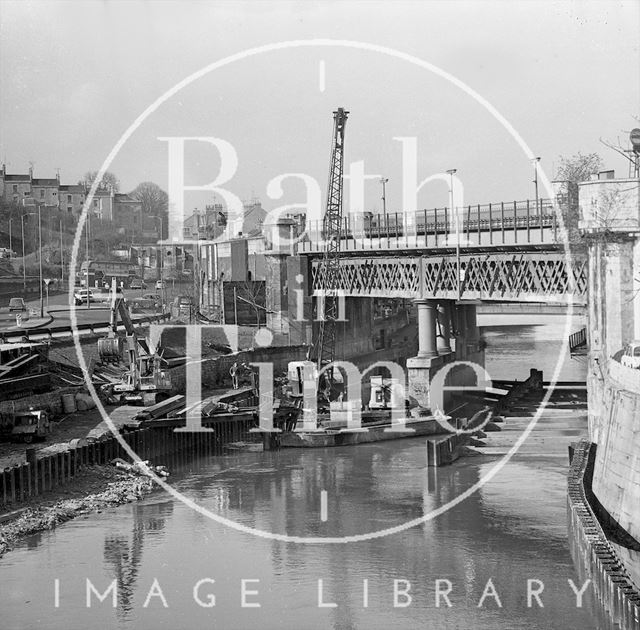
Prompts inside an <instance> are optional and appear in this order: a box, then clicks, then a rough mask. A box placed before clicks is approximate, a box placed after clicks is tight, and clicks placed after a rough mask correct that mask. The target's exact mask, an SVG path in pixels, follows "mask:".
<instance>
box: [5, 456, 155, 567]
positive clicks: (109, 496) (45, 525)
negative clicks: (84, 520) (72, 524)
mask: <svg viewBox="0 0 640 630" xmlns="http://www.w3.org/2000/svg"><path fill="white" fill-rule="evenodd" d="M153 485H154V484H153V480H152V479H151V478H150V477H148V476H146V475H145V474H139V473H137V472H135V471H131V470H122V469H120V468H117V467H114V466H92V467H90V468H88V469H87V471H86V472H85V473H83V475H82V476H81V477H78V478H77V479H75V480H74V481H73V482H71V483H70V484H68V485H67V486H65V487H63V488H60V490H59V491H58V492H55V493H51V494H49V495H42V496H39V497H35V498H34V500H33V503H34V504H33V506H29V507H27V508H26V509H25V510H24V511H23V512H21V513H20V515H19V516H18V517H17V518H15V519H14V520H10V521H8V522H6V523H2V524H0V558H1V557H2V556H3V555H4V554H5V553H6V552H7V551H10V550H11V549H12V547H13V546H14V545H15V543H16V542H18V541H19V540H20V539H22V538H24V537H25V536H29V535H30V534H34V533H36V532H40V531H46V530H50V529H54V528H55V527H56V526H57V525H59V524H60V523H64V522H66V521H68V520H71V519H72V518H76V517H78V516H81V515H86V514H91V513H92V512H100V511H101V510H102V509H105V508H108V507H113V506H116V505H121V504H124V503H131V502H132V501H136V500H137V499H140V498H141V497H143V496H144V495H145V494H148V493H149V492H151V490H152V489H153ZM72 493H74V494H76V493H77V494H79V495H80V496H78V497H75V498H63V497H64V496H65V495H69V494H72Z"/></svg>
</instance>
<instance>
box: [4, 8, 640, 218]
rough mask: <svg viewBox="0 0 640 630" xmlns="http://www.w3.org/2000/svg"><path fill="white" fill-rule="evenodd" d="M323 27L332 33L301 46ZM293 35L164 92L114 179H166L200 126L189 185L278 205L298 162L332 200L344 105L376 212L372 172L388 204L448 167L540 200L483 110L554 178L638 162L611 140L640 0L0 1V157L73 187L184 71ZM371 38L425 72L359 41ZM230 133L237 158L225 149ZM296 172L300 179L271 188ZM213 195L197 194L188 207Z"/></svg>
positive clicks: (618, 130) (422, 202) (468, 186)
mask: <svg viewBox="0 0 640 630" xmlns="http://www.w3.org/2000/svg"><path fill="white" fill-rule="evenodd" d="M319 39H322V40H328V39H330V40H335V42H336V43H331V44H330V45H325V46H319V45H311V44H310V41H311V40H319ZM299 40H307V41H306V42H303V43H302V44H301V45H299V46H297V47H288V48H282V49H280V50H272V51H268V52H263V53H260V54H257V53H256V54H252V55H250V56H248V57H245V58H243V59H238V60H236V61H233V62H231V63H228V64H227V65H224V66H223V67H220V68H217V69H213V70H211V71H210V72H208V73H206V74H204V75H203V76H202V77H200V78H198V79H197V80H194V81H193V82H191V83H190V84H189V85H187V86H186V87H184V88H183V89H181V90H179V91H177V92H176V93H175V94H174V95H172V96H171V97H170V98H168V99H167V100H165V101H164V102H163V103H161V104H160V105H158V107H156V108H155V109H154V111H153V112H152V113H151V114H150V115H149V116H148V117H147V118H146V119H145V120H144V121H142V122H141V123H140V124H139V126H137V128H136V129H135V131H133V132H132V133H131V135H130V137H129V138H128V139H127V140H126V142H124V144H123V146H122V147H121V149H120V150H119V151H118V152H117V154H116V155H115V157H114V159H113V162H112V164H111V165H110V166H109V170H110V171H112V172H114V173H115V174H116V175H117V176H118V178H119V179H120V181H121V189H122V190H123V191H125V192H126V191H130V190H132V189H133V188H134V187H135V186H136V185H137V184H138V183H140V182H142V181H154V182H156V183H157V184H159V185H160V186H162V187H163V188H164V189H165V190H167V189H168V187H169V170H170V169H169V143H168V142H167V141H166V140H164V141H163V140H160V138H168V137H191V138H205V137H207V138H217V139H218V140H216V141H215V142H217V145H214V144H212V142H211V141H207V142H205V141H197V140H190V141H187V142H186V143H185V152H184V168H183V169H181V171H182V170H183V172H184V178H185V183H186V184H187V185H192V186H200V185H203V184H206V183H210V182H212V181H214V180H215V179H216V178H218V179H219V180H220V185H221V188H222V189H223V190H225V191H228V192H230V193H232V194H233V195H235V196H236V197H237V198H239V199H242V200H247V199H251V198H258V199H260V200H261V201H262V203H263V205H264V206H265V207H266V208H268V209H272V208H275V207H279V206H282V205H286V204H292V205H293V204H296V203H301V202H303V201H304V200H305V199H306V198H307V195H308V190H311V188H309V186H310V184H305V183H304V181H303V178H302V177H301V175H305V176H308V177H311V178H313V181H315V182H317V186H318V188H319V190H320V191H321V195H322V198H323V199H324V196H325V194H326V182H327V174H328V169H329V156H330V147H331V137H332V112H333V111H334V110H335V109H336V108H337V107H344V108H346V109H347V110H348V111H349V118H348V121H347V127H346V138H345V164H346V167H345V170H346V171H347V173H348V172H349V168H350V165H351V164H353V163H356V165H357V163H358V162H361V161H363V162H364V165H363V168H364V172H365V173H366V174H367V175H370V176H372V178H371V179H368V180H366V181H365V183H364V186H363V191H364V192H363V195H364V198H363V199H361V198H360V196H359V195H358V194H356V193H357V191H356V187H355V186H351V183H350V182H351V181H353V180H347V182H346V195H347V199H348V205H350V207H351V208H352V209H359V208H354V207H353V206H355V205H363V206H364V208H363V209H365V210H367V209H368V210H374V211H379V210H380V209H381V203H382V202H381V185H380V182H379V181H378V180H379V178H380V177H385V178H388V180H389V181H388V183H387V184H386V203H387V208H388V210H389V211H390V212H393V211H400V210H401V209H402V207H403V206H406V205H407V204H408V203H410V201H411V200H408V199H407V197H408V196H409V195H410V194H414V196H415V200H416V203H417V207H419V208H423V207H427V208H430V207H434V206H438V205H444V203H446V195H447V191H446V187H445V186H444V185H443V184H442V183H441V182H440V183H438V182H437V181H436V182H435V183H431V184H428V185H425V186H423V187H422V188H421V189H420V190H419V191H418V192H415V188H416V186H414V187H413V193H411V186H410V184H411V181H410V179H407V178H411V177H412V175H411V173H412V172H414V175H413V177H414V178H415V181H416V183H419V182H421V181H422V180H423V179H425V178H427V177H430V176H433V175H437V174H438V173H443V172H445V171H446V170H447V169H453V168H455V169H456V170H457V177H458V178H459V180H460V182H461V183H462V184H463V186H464V199H465V203H488V202H497V201H508V200H515V199H518V200H520V199H526V198H532V197H533V195H534V193H533V183H532V180H533V168H532V164H531V161H530V159H529V157H527V155H526V152H525V151H524V150H523V148H522V146H520V145H519V144H518V142H517V141H516V140H515V139H514V138H513V137H512V135H510V134H509V133H508V132H507V130H506V129H505V126H504V125H503V124H501V123H500V122H498V120H496V118H495V117H494V116H493V115H492V114H491V113H490V112H489V111H488V109H487V106H489V107H493V108H495V110H496V111H497V112H499V114H500V115H501V116H502V117H503V118H504V120H505V121H506V122H507V123H508V124H510V125H511V126H512V127H513V129H514V130H515V131H516V132H517V133H518V134H519V135H520V136H521V138H522V139H523V141H524V142H525V143H526V144H527V145H528V146H529V147H530V150H531V152H532V153H531V155H533V156H540V157H541V162H540V164H541V166H542V167H543V169H544V172H545V174H546V175H547V176H548V177H549V178H552V177H553V175H554V172H555V168H556V166H557V164H558V159H559V156H561V155H563V156H570V155H573V154H575V153H577V152H578V151H580V152H582V153H591V152H597V153H599V154H600V155H601V156H602V158H603V160H604V162H605V165H606V166H607V167H608V168H614V169H616V172H617V174H618V175H626V173H627V164H626V162H625V160H624V158H622V157H621V156H619V155H618V154H616V153H615V152H614V151H612V150H611V149H609V148H607V147H606V146H604V145H603V144H602V143H601V142H600V139H604V140H607V141H609V142H613V143H618V142H620V144H621V145H622V146H624V147H626V146H627V138H628V132H629V131H630V130H631V129H632V128H634V127H640V120H639V118H638V117H640V73H639V71H638V68H640V51H639V46H640V3H639V2H616V1H610V2H605V1H604V0H602V1H597V2H588V1H587V2H585V1H576V2H573V1H569V0H562V1H547V2H544V1H530V2H512V1H504V2H501V1H484V2H483V1H476V2H462V1H460V2H455V1H454V2H428V1H426V2H402V1H398V2H390V1H387V2H365V1H360V2H330V1H317V2H311V1H304V2H303V1H298V2H266V1H262V2H261V1H254V2H190V1H182V2H154V1H135V0H132V1H127V2H125V1H114V0H104V1H95V0H76V1H71V2H62V1H56V2H53V1H49V2H29V1H25V0H22V1H20V2H12V1H8V0H0V159H2V160H3V161H4V162H5V163H6V165H7V171H8V172H9V173H24V172H27V170H28V167H29V163H30V162H32V163H33V164H34V174H35V176H36V177H54V176H55V173H56V169H59V170H60V177H61V180H62V182H63V183H75V182H76V181H77V180H78V179H79V178H80V177H81V176H82V174H83V173H84V172H86V171H88V170H97V169H98V168H100V167H101V166H102V164H103V162H104V161H105V159H106V158H107V156H108V155H109V154H110V152H112V150H113V149H114V147H115V146H116V144H117V143H118V142H119V141H120V140H121V138H122V135H123V133H124V132H125V131H126V130H127V129H129V128H130V126H131V125H132V124H133V123H134V121H136V119H137V118H138V117H139V116H140V115H141V114H142V113H143V112H144V111H145V110H146V109H147V108H148V107H149V106H150V105H152V104H153V103H154V102H155V101H156V100H157V99H158V98H160V97H162V96H163V95H164V94H165V93H166V92H167V91H168V90H171V89H172V88H174V87H175V86H176V85H177V84H178V83H179V82H181V81H183V80H184V79H185V78H187V77H189V76H190V75H192V74H193V73H195V72H196V71H199V70H201V69H203V68H205V67H207V66H209V65H211V64H214V63H215V62H219V61H220V60H223V59H225V58H227V57H229V56H231V55H236V54H237V53H241V52H242V51H246V50H249V49H253V48H256V47H260V46H264V45H268V44H278V43H282V42H287V41H299ZM344 40H348V41H350V42H356V44H353V45H350V46H348V45H346V44H344V43H342V44H340V43H338V42H341V41H342V42H344ZM362 43H364V44H367V45H373V46H377V47H378V48H388V49H392V50H393V51H397V53H400V54H404V55H405V56H411V57H412V58H416V59H419V60H422V61H423V62H425V63H426V64H427V65H428V66H429V67H427V68H425V67H420V66H419V65H416V64H415V63H411V62H410V61H408V60H407V59H406V58H400V57H398V56H395V57H394V56H392V55H390V54H385V53H383V52H382V51H381V50H379V49H378V50H371V49H366V50H365V49H360V48H356V47H354V46H357V45H361V44H362ZM470 92H475V93H477V94H478V95H479V97H481V99H480V100H484V102H485V104H486V105H487V106H485V105H483V104H482V103H480V102H479V101H478V100H477V99H475V98H473V97H472V96H471V95H470ZM399 138H405V140H400V139H399ZM412 139H413V140H412ZM221 141H224V143H222V142H221ZM412 142H413V143H414V144H415V147H416V159H415V166H414V164H413V162H412V161H411V159H410V152H409V149H410V148H411V146H413V145H412ZM223 144H224V145H225V146H227V144H228V145H230V146H231V147H232V153H229V152H227V153H225V154H222V153H220V151H219V149H218V147H220V146H222V145H223ZM403 150H404V151H405V152H406V153H405V155H404V156H403ZM233 155H235V156H236V158H237V167H235V164H234V159H233ZM234 167H235V168H234ZM356 168H357V166H356ZM224 171H226V172H227V175H228V181H226V182H224V179H227V176H225V177H221V175H223V172H224ZM171 172H172V174H173V175H172V176H173V177H174V178H175V169H173V170H172V171H171ZM407 173H409V174H407ZM286 174H298V175H296V176H293V177H287V178H281V179H282V184H281V186H278V184H277V178H278V177H279V176H284V175H286ZM174 181H175V179H174ZM270 182H271V184H270ZM280 188H281V190H279V189H280ZM351 188H353V190H351ZM352 195H353V196H352ZM541 196H546V195H545V194H544V193H541ZM213 197H214V193H213V192H211V191H207V192H201V191H194V192H187V193H186V194H185V197H184V199H185V205H186V206H188V207H191V206H193V207H198V206H200V207H202V206H203V205H204V204H205V203H210V202H211V201H213ZM215 197H216V199H217V200H220V198H221V197H224V194H223V193H218V194H217V195H215Z"/></svg>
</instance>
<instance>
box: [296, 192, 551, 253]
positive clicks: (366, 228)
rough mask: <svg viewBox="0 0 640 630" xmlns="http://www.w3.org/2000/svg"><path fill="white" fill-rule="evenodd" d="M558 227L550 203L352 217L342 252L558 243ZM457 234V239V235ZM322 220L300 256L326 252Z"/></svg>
mask: <svg viewBox="0 0 640 630" xmlns="http://www.w3.org/2000/svg"><path fill="white" fill-rule="evenodd" d="M558 228H559V223H558V220H557V215H556V213H555V211H554V207H553V203H552V202H551V201H550V200H548V199H541V200H538V202H537V203H536V201H535V200H525V201H514V202H509V203H505V202H500V203H495V204H494V203H490V204H484V205H482V204H477V205H473V206H471V205H469V206H465V207H463V208H460V210H459V211H458V212H453V213H452V212H451V209H450V208H446V207H445V208H432V209H430V210H419V211H418V212H416V213H412V214H406V213H386V214H377V215H372V214H367V213H364V214H349V215H347V216H345V217H344V218H343V220H342V225H341V240H342V245H341V249H343V250H359V249H380V248H382V249H403V248H412V247H443V248H446V247H451V246H455V245H456V243H457V242H458V241H459V243H460V245H463V246H485V245H489V246H490V245H496V246H497V245H518V244H523V245H524V244H544V243H556V242H557V241H558ZM458 235H459V236H458ZM324 238H325V233H324V230H323V225H322V221H307V224H306V235H305V237H304V239H303V240H302V242H301V243H300V245H299V251H301V252H313V251H318V250H321V249H323V248H324V244H325V241H324Z"/></svg>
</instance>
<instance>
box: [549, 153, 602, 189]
mask: <svg viewBox="0 0 640 630" xmlns="http://www.w3.org/2000/svg"><path fill="white" fill-rule="evenodd" d="M601 169H602V158H601V157H600V156H599V155H598V154H597V153H589V154H588V155H582V153H580V152H578V153H576V154H575V155H572V156H571V157H570V158H567V157H564V156H562V155H561V156H560V163H559V164H558V168H557V170H556V175H555V179H556V180H559V181H565V182H571V183H572V184H577V183H578V182H584V181H586V180H588V179H589V178H590V177H591V175H593V174H597V173H598V171H600V170H601Z"/></svg>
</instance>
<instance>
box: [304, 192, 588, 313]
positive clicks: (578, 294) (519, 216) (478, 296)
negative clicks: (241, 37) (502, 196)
mask: <svg viewBox="0 0 640 630" xmlns="http://www.w3.org/2000/svg"><path fill="white" fill-rule="evenodd" d="M536 206H537V207H536ZM307 234H308V238H307V239H306V240H305V241H303V242H301V243H300V244H299V246H298V253H299V254H302V255H304V256H307V257H308V258H309V259H310V266H311V289H312V291H313V293H315V294H318V293H319V292H320V291H322V290H323V289H326V288H327V287H331V286H332V285H333V288H334V289H336V290H338V291H340V292H341V293H342V294H343V295H345V296H352V297H389V298H412V299H430V300H432V299H435V300H494V301H496V300H497V301H517V302H545V303H549V302H554V303H559V304H569V303H571V304H576V305H583V304H585V303H586V292H587V260H586V258H585V257H573V258H572V261H571V263H570V262H569V259H568V257H567V255H566V251H565V245H564V242H563V240H562V230H561V228H560V223H559V221H558V216H557V212H556V211H555V210H554V206H553V203H552V202H551V201H549V200H539V201H538V203H537V204H536V202H535V201H534V200H533V201H532V200H527V201H522V202H512V203H498V204H488V205H484V206H483V205H475V206H467V207H465V208H463V209H462V211H461V212H460V213H459V215H458V216H457V217H455V216H453V217H452V216H451V212H450V211H449V210H448V209H446V208H442V209H433V210H423V211H419V212H418V213H416V214H414V215H406V214H389V215H366V214H365V215H359V216H348V217H345V218H344V220H343V225H342V230H341V243H340V250H341V260H340V264H339V267H338V271H337V277H336V278H335V279H332V278H327V277H325V272H324V271H323V268H322V265H321V258H322V253H323V251H324V247H325V243H324V241H323V240H322V225H321V223H320V222H309V223H308V224H307Z"/></svg>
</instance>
